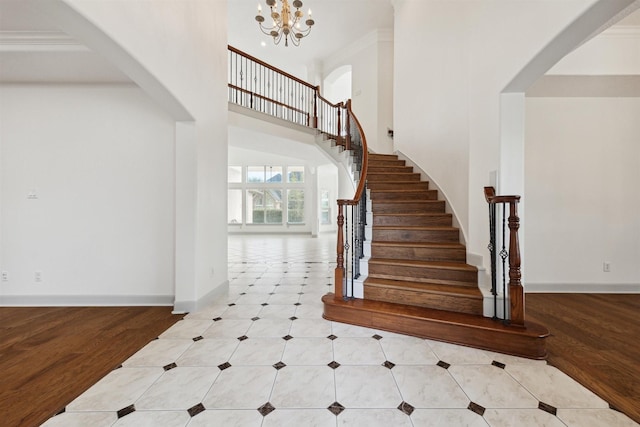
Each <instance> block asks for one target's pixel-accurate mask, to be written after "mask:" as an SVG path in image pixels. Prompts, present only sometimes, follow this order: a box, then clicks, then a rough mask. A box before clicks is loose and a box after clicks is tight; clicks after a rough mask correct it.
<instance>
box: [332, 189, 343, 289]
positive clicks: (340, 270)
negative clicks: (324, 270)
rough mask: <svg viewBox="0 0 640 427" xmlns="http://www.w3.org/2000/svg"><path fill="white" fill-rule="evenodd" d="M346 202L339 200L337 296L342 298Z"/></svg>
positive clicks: (335, 284)
mask: <svg viewBox="0 0 640 427" xmlns="http://www.w3.org/2000/svg"><path fill="white" fill-rule="evenodd" d="M343 226H344V204H343V203H342V200H338V244H337V247H336V250H337V257H336V263H337V265H336V270H335V282H334V286H335V291H334V296H335V298H342V291H343V289H342V288H343V282H344V230H343Z"/></svg>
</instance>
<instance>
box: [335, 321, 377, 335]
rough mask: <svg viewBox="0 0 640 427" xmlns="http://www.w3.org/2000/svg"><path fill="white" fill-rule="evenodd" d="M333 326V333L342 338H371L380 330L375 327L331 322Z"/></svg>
mask: <svg viewBox="0 0 640 427" xmlns="http://www.w3.org/2000/svg"><path fill="white" fill-rule="evenodd" d="M331 328H332V332H333V335H335V336H337V337H340V338H343V337H344V338H357V337H360V338H364V337H369V338H370V337H372V336H373V335H375V334H376V333H377V332H378V331H376V330H375V329H371V328H364V327H362V326H355V325H349V324H346V323H338V322H331Z"/></svg>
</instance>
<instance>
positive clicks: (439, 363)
mask: <svg viewBox="0 0 640 427" xmlns="http://www.w3.org/2000/svg"><path fill="white" fill-rule="evenodd" d="M436 365H438V366H440V367H441V368H444V369H449V367H450V366H451V365H450V364H448V363H447V362H443V361H442V360H439V361H438V363H436Z"/></svg>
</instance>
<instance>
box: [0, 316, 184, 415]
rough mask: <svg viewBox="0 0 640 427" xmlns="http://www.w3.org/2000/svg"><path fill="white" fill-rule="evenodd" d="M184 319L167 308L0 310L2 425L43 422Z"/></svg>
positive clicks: (0, 404) (0, 403)
mask: <svg viewBox="0 0 640 427" xmlns="http://www.w3.org/2000/svg"><path fill="white" fill-rule="evenodd" d="M181 318H182V316H176V315H172V314H171V307H37V308H35V307H1V308H0V363H1V364H2V377H0V384H1V386H0V414H2V421H1V422H0V423H1V424H2V425H3V426H6V427H14V426H16V427H18V426H20V427H30V426H38V425H40V424H41V423H43V422H44V421H46V420H47V419H48V418H49V417H51V416H53V415H54V414H56V413H57V412H59V411H60V410H61V409H63V408H64V407H65V406H66V405H67V404H68V403H70V402H71V401H72V400H73V399H75V398H76V397H77V396H79V395H80V394H81V393H82V392H83V391H85V390H86V389H88V388H89V387H90V386H91V385H93V384H95V383H96V382H97V381H98V380H99V379H100V378H102V377H104V376H105V375H106V374H108V373H109V372H110V371H111V370H112V369H114V368H115V367H117V366H118V365H120V364H121V363H122V362H124V361H125V360H126V359H127V358H129V357H130V356H131V355H132V354H134V353H135V352H136V351H138V350H139V349H140V348H142V347H144V346H145V345H146V344H147V343H149V341H151V340H152V339H154V338H155V337H157V336H158V335H160V334H161V333H162V332H163V331H165V330H166V329H167V328H169V327H170V326H171V325H173V324H174V323H175V322H177V321H178V320H180V319H181Z"/></svg>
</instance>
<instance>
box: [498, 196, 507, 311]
mask: <svg viewBox="0 0 640 427" xmlns="http://www.w3.org/2000/svg"><path fill="white" fill-rule="evenodd" d="M506 209H507V205H506V203H503V204H502V249H501V250H500V258H502V311H503V313H502V318H503V319H504V322H505V323H509V316H508V315H507V281H506V275H507V268H506V260H507V257H508V256H509V253H508V252H507V249H506V246H505V229H506V226H507V224H506V222H507V221H506Z"/></svg>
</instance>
